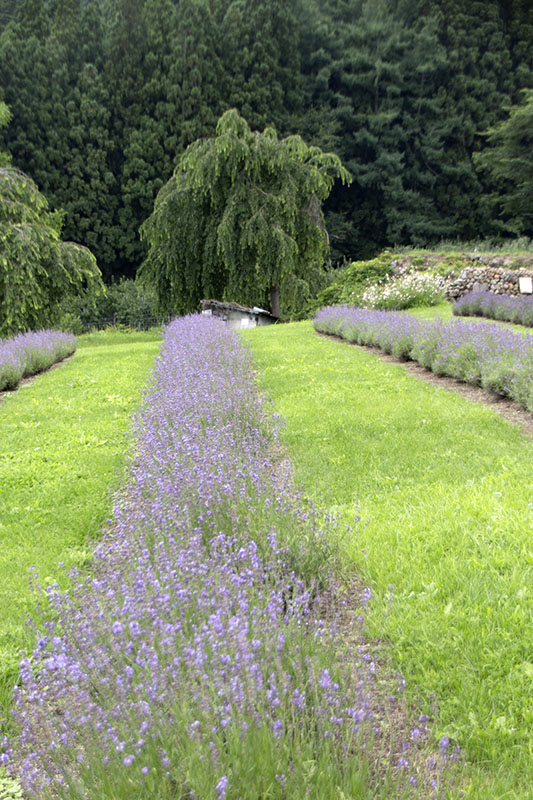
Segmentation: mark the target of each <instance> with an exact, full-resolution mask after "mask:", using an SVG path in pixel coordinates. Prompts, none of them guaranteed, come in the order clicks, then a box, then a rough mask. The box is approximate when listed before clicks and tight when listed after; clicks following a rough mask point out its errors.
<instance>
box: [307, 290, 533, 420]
mask: <svg viewBox="0 0 533 800" xmlns="http://www.w3.org/2000/svg"><path fill="white" fill-rule="evenodd" d="M314 326H315V329H316V330H317V331H319V332H322V333H329V334H334V335H336V336H340V337H342V338H343V339H346V340H348V341H349V342H355V343H357V344H361V345H370V346H372V347H379V348H380V349H381V350H383V351H384V352H386V353H392V354H393V355H395V356H396V357H397V358H403V359H410V360H413V361H418V363H419V364H421V365H422V366H424V367H426V368H427V369H430V370H432V371H433V372H435V373H437V374H438V375H448V376H450V377H453V378H458V379H459V380H461V381H465V382H467V383H473V384H476V385H480V386H482V387H483V388H484V389H488V390H490V391H494V392H497V393H498V394H501V395H504V396H506V397H510V398H512V399H513V400H515V401H516V402H518V403H520V404H521V405H522V406H524V407H525V408H527V409H529V410H530V411H533V335H532V334H528V335H526V336H522V335H521V334H518V333H514V332H513V331H510V330H503V329H501V328H499V327H498V326H495V325H491V324H490V323H483V322H479V323H467V322H463V321H454V322H449V323H445V322H443V321H442V320H441V319H440V318H437V319H435V320H431V321H427V320H419V319H416V318H415V317H412V316H410V315H409V314H405V313H402V312H392V311H371V310H367V309H362V308H355V307H351V306H330V307H327V308H323V309H322V310H321V311H319V312H318V314H317V315H316V317H315V320H314Z"/></svg>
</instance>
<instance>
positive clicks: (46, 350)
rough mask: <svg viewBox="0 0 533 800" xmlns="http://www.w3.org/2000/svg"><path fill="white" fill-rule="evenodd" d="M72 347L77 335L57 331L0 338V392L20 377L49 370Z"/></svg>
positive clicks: (13, 384) (9, 387)
mask: <svg viewBox="0 0 533 800" xmlns="http://www.w3.org/2000/svg"><path fill="white" fill-rule="evenodd" d="M75 349H76V337H75V336H72V335H71V334H69V333H61V332H60V331H36V332H33V333H21V334H19V335H18V336H15V337H13V339H0V391H2V390H4V389H14V388H15V387H16V386H17V384H18V383H19V381H21V380H22V378H26V377H28V376H30V375H36V374H37V373H38V372H42V371H43V370H45V369H48V367H51V366H52V364H55V363H56V362H57V361H61V359H63V358H66V357H67V356H68V355H70V354H71V353H73V352H74V350H75Z"/></svg>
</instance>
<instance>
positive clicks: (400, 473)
mask: <svg viewBox="0 0 533 800" xmlns="http://www.w3.org/2000/svg"><path fill="white" fill-rule="evenodd" d="M244 336H245V339H246V341H247V342H248V343H249V345H250V346H251V348H252V352H253V356H254V360H255V363H256V365H257V367H258V370H259V373H260V374H259V380H260V384H261V385H262V387H263V388H264V390H265V391H266V393H267V394H268V395H269V396H270V397H271V398H272V400H273V404H274V410H275V411H276V412H277V413H279V414H281V416H282V417H283V418H284V419H285V420H286V428H285V430H284V434H283V437H284V441H285V443H286V445H287V447H288V451H289V455H290V457H291V460H292V463H293V466H294V471H295V476H296V480H297V483H298V484H299V485H300V486H301V487H302V488H303V490H304V492H305V493H306V494H307V495H308V496H310V497H311V498H312V499H313V500H314V501H315V502H316V503H317V504H318V505H319V506H320V507H321V508H323V509H327V510H328V511H330V512H333V513H340V514H341V515H342V516H343V517H344V519H345V520H346V522H348V523H350V522H351V521H352V520H353V518H354V516H355V515H360V516H361V522H360V523H359V524H358V525H357V526H356V529H355V531H354V532H353V533H351V534H349V536H347V537H346V539H345V540H344V542H343V548H344V553H345V556H346V564H347V566H348V567H349V568H350V569H354V570H357V571H358V572H359V573H361V574H362V575H363V577H364V579H365V580H366V581H367V582H368V584H369V585H370V586H371V588H372V590H373V599H372V600H371V602H370V604H369V606H368V627H367V631H368V633H369V634H370V635H372V636H374V637H378V638H384V639H385V640H386V641H387V642H388V643H389V646H388V647H387V648H386V652H387V653H388V655H389V656H390V661H391V665H392V666H393V667H394V668H397V669H399V670H401V671H402V673H403V674H404V675H405V677H406V679H407V681H408V685H409V687H410V691H413V692H416V693H418V696H419V697H420V698H421V700H422V704H423V707H424V710H425V711H431V708H432V707H434V703H433V700H435V701H436V704H437V706H438V713H437V720H438V728H437V734H438V735H439V736H440V735H441V734H448V735H449V736H450V737H452V738H453V739H455V740H457V741H459V742H460V744H461V746H462V747H463V748H464V749H465V751H466V756H467V759H468V760H469V765H467V768H466V774H467V777H465V785H464V790H461V793H460V794H457V795H456V796H465V795H466V796H469V797H480V798H481V797H487V798H491V799H492V798H500V797H501V798H503V797H506V798H508V797H516V798H520V799H521V800H523V799H524V798H529V797H532V796H533V792H532V790H531V786H533V758H532V750H531V748H532V745H533V650H532V641H533V637H532V633H533V626H532V601H533V581H532V578H533V537H532V533H533V443H532V441H531V440H530V439H528V438H526V436H525V435H524V434H523V433H521V431H520V430H518V429H517V428H515V427H513V425H512V424H510V423H508V422H506V421H505V420H503V419H502V418H501V417H500V416H498V415H497V414H496V413H495V412H494V411H492V410H491V409H490V408H487V407H484V406H481V405H479V404H474V403H470V402H469V401H467V400H466V399H464V398H463V397H461V396H459V395H456V394H454V393H452V392H449V391H445V390H444V389H441V388H439V387H435V386H433V385H430V384H427V383H425V382H423V381H420V380H418V379H416V378H415V377H413V376H410V375H408V374H407V373H406V372H405V371H404V370H403V368H402V366H401V365H394V364H391V363H385V362H383V361H381V360H380V359H379V357H378V356H377V355H375V354H373V353H370V352H368V351H364V350H362V349H359V348H357V347H354V346H350V345H348V344H346V343H344V342H337V341H334V340H329V339H326V338H323V337H319V336H317V335H316V334H315V333H314V332H313V330H312V327H311V324H310V323H309V322H304V323H295V324H291V325H282V326H275V327H271V328H261V329H256V330H253V331H247V332H246V333H245V334H244ZM463 792H464V794H463Z"/></svg>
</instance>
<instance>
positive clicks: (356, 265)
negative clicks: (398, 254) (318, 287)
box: [311, 251, 395, 311]
mask: <svg viewBox="0 0 533 800" xmlns="http://www.w3.org/2000/svg"><path fill="white" fill-rule="evenodd" d="M394 259H395V256H394V255H393V254H392V253H389V252H388V251H386V252H384V253H381V255H379V256H377V258H372V259H370V260H369V261H352V263H351V264H348V265H347V266H345V267H343V268H342V269H340V270H337V274H336V275H335V280H334V282H333V283H332V284H331V285H330V286H328V287H326V288H325V289H323V290H322V291H321V292H319V294H318V296H317V298H316V300H314V301H313V303H312V308H311V310H312V311H317V310H318V309H319V308H322V307H323V306H327V305H338V304H340V303H353V302H354V298H355V297H358V296H359V295H360V294H361V293H362V292H363V291H364V290H365V288H366V287H368V286H371V285H372V284H374V283H379V282H380V281H382V280H383V279H384V278H386V277H387V276H388V275H392V273H393V266H392V263H391V262H392V261H394Z"/></svg>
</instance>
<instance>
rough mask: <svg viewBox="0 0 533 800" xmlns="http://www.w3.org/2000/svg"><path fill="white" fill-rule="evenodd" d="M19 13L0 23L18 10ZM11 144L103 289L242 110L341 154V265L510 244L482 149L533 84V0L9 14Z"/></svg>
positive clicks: (294, 1)
mask: <svg viewBox="0 0 533 800" xmlns="http://www.w3.org/2000/svg"><path fill="white" fill-rule="evenodd" d="M2 15H3V16H2ZM0 16H2V19H4V20H5V23H6V27H5V29H4V30H3V31H2V32H1V33H0V76H1V77H0V99H3V100H5V101H6V102H7V103H8V105H9V106H10V108H11V111H12V115H13V120H12V123H11V125H10V126H9V128H8V129H6V130H5V131H3V132H0V138H1V142H0V146H1V145H2V144H3V146H4V147H6V148H7V149H8V150H9V152H10V153H11V155H12V158H13V163H14V165H15V166H16V167H17V168H19V169H22V170H23V171H25V172H27V173H29V174H31V175H32V177H33V178H34V179H35V180H36V182H37V184H38V185H39V187H40V189H41V190H42V191H43V192H44V193H45V194H46V196H47V197H48V198H49V200H50V202H51V203H52V205H53V206H54V207H58V206H61V207H62V208H64V209H65V211H66V217H65V223H64V231H65V234H66V235H68V236H69V237H71V238H74V239H76V240H77V241H81V242H83V243H84V244H88V245H89V246H91V248H94V251H95V252H96V254H97V256H98V259H99V263H100V264H101V266H102V269H103V270H104V273H105V275H106V278H107V279H111V278H112V277H114V276H115V277H118V276H119V275H133V274H134V272H135V269H136V267H137V265H138V264H139V263H140V261H141V260H142V258H143V257H144V254H145V249H144V246H143V244H142V242H140V240H139V237H138V233H137V230H138V226H139V225H140V223H141V222H142V221H143V219H145V218H146V216H147V215H148V214H149V213H150V211H151V208H152V204H153V200H154V197H155V195H156V194H157V191H158V190H159V189H160V187H161V185H162V184H163V183H164V182H165V181H166V180H168V178H169V177H170V175H171V174H172V169H173V167H174V165H175V163H176V159H177V158H178V157H179V155H180V154H181V153H182V152H183V150H184V148H185V147H186V146H187V145H189V144H190V143H191V142H193V141H195V140H196V139H198V138H199V137H205V136H211V135H212V134H213V132H214V129H215V125H216V120H217V119H218V118H219V116H220V114H221V113H222V112H223V111H225V110H226V109H227V108H228V107H231V106H233V107H236V108H237V110H238V111H239V112H240V113H241V114H243V115H244V116H245V118H247V119H249V121H250V124H251V127H252V129H259V130H262V129H263V128H264V127H265V126H267V125H270V124H273V125H274V126H275V127H276V129H277V130H278V131H279V132H280V135H286V134H287V133H288V132H289V131H297V132H299V133H300V134H301V135H302V136H303V137H304V138H305V140H306V141H311V142H312V143H314V144H316V145H317V146H319V147H320V148H321V149H322V150H326V151H333V152H337V153H339V155H340V156H341V157H342V159H343V161H345V162H346V163H347V165H349V167H350V168H351V170H352V171H353V173H354V177H355V180H354V182H353V184H352V186H351V187H350V188H349V189H347V188H346V187H342V186H339V185H336V186H335V187H334V189H333V191H332V193H331V195H330V197H329V198H328V201H327V203H326V204H325V211H326V219H327V227H328V230H329V231H330V233H331V241H332V245H333V258H334V259H335V260H339V259H341V258H342V257H343V256H347V257H349V258H353V257H355V256H358V257H364V256H370V255H372V254H373V253H374V252H375V251H376V250H377V249H380V248H382V247H384V246H386V245H392V244H394V243H401V244H407V243H409V242H417V243H431V242H435V241H437V240H438V239H439V238H440V237H442V236H446V237H450V236H453V237H454V238H472V237H476V236H479V235H480V234H482V235H485V236H489V235H491V234H495V233H499V232H500V231H501V225H500V220H499V218H498V212H497V208H496V206H495V205H494V204H493V203H492V201H491V199H490V198H491V196H492V195H493V194H494V193H495V192H496V191H497V189H498V186H497V181H496V179H495V178H492V177H490V175H489V173H488V172H485V173H483V175H482V176H480V174H479V173H477V172H476V170H475V169H474V166H473V162H472V154H473V152H474V151H478V150H482V148H483V147H484V146H485V145H486V144H487V145H488V143H487V142H486V140H485V138H484V137H483V136H482V131H484V130H486V129H487V128H488V127H493V126H495V125H497V124H498V123H499V122H500V121H502V120H503V119H504V118H505V114H506V112H505V108H506V107H508V106H509V104H510V103H513V102H514V103H515V104H516V103H518V102H520V90H521V89H523V88H528V87H529V88H531V86H533V75H532V66H531V65H532V63H533V7H532V6H531V3H530V2H529V0H473V2H472V3H465V2H464V0H441V2H439V3H438V4H435V3H433V2H431V1H430V0H376V2H369V0H274V1H273V2H272V3H270V4H265V3H264V2H260V0H180V2H179V3H175V2H173V0H101V1H99V2H90V3H86V2H84V0H57V2H52V3H50V2H47V0H17V2H11V0H0Z"/></svg>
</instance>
